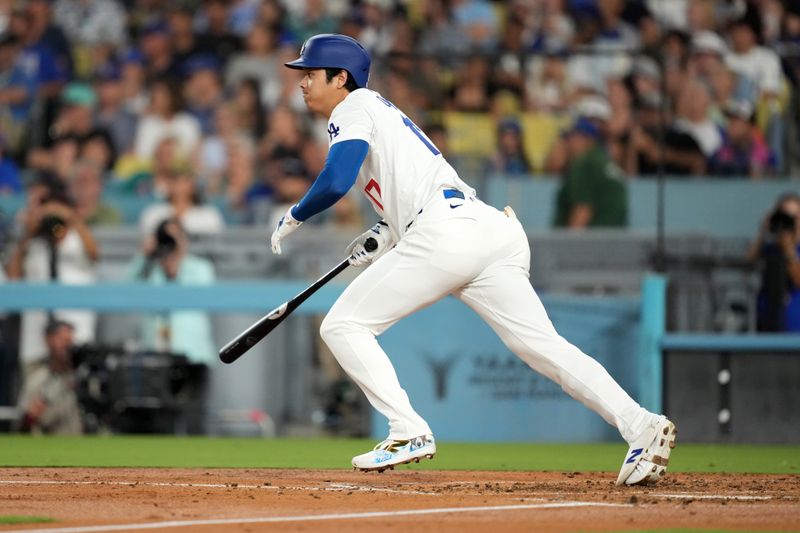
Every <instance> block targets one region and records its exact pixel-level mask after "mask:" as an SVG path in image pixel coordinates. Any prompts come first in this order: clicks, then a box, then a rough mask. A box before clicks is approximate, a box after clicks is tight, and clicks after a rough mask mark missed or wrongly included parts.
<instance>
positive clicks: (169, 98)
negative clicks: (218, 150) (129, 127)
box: [134, 78, 200, 160]
mask: <svg viewBox="0 0 800 533" xmlns="http://www.w3.org/2000/svg"><path fill="white" fill-rule="evenodd" d="M168 137H170V138H174V139H175V140H176V141H177V142H178V147H179V150H180V155H181V156H182V157H188V156H189V154H191V153H192V152H193V150H194V149H195V147H196V146H197V144H198V142H199V141H200V125H199V124H198V122H197V119H195V118H194V117H193V116H191V115H189V114H188V113H186V112H185V111H184V108H183V100H182V98H181V94H180V89H179V87H178V85H177V83H176V82H175V81H173V80H171V79H169V78H159V79H157V80H155V81H154V82H153V83H152V84H151V86H150V105H149V107H148V110H147V113H146V114H145V115H144V116H143V117H141V118H140V119H139V127H138V128H137V130H136V140H135V141H134V150H135V152H136V155H137V156H138V157H139V158H141V159H143V160H149V159H150V158H152V157H153V153H154V151H155V148H156V146H158V143H159V142H160V141H161V140H162V139H165V138H168Z"/></svg>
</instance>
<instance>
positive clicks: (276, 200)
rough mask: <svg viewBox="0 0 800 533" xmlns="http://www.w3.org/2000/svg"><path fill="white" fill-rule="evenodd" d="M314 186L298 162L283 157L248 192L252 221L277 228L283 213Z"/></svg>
mask: <svg viewBox="0 0 800 533" xmlns="http://www.w3.org/2000/svg"><path fill="white" fill-rule="evenodd" d="M311 182H312V179H311V176H310V173H309V171H308V169H307V168H306V167H305V165H303V162H302V161H301V160H300V159H299V158H297V157H291V156H283V157H281V158H280V159H276V160H274V161H273V162H272V164H271V165H270V166H269V167H268V168H267V169H266V172H265V173H264V174H263V175H262V177H261V179H260V180H259V182H258V183H256V184H254V185H253V186H252V187H250V189H249V190H248V191H247V196H246V199H247V205H248V210H249V216H250V218H251V219H252V220H253V221H254V222H256V223H261V222H266V223H267V225H269V224H271V223H272V222H275V223H276V224H277V222H278V219H279V218H280V216H281V214H280V212H281V210H284V211H285V210H286V209H288V208H289V207H290V206H291V205H293V204H295V203H297V202H298V201H299V200H300V199H301V198H302V197H303V195H304V194H305V193H306V191H307V190H308V187H309V186H310V185H311ZM273 219H274V220H273Z"/></svg>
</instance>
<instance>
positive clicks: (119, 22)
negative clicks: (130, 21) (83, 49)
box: [53, 0, 127, 49]
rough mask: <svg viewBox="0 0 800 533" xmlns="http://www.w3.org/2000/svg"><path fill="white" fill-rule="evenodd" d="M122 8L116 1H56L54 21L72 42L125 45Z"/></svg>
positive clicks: (124, 15)
mask: <svg viewBox="0 0 800 533" xmlns="http://www.w3.org/2000/svg"><path fill="white" fill-rule="evenodd" d="M125 20H126V14H125V9H124V8H123V6H122V5H121V4H119V3H118V2H116V1H115V0H56V2H55V4H54V5H53V21H54V22H55V23H56V25H58V27H60V28H61V29H62V30H64V32H65V33H66V35H67V38H68V39H69V41H70V42H71V43H72V44H73V45H87V46H91V45H95V44H98V43H113V44H114V46H116V47H117V48H118V49H119V48H122V47H123V46H124V45H125V37H126V35H127V34H126V32H125Z"/></svg>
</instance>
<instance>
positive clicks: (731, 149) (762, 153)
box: [709, 100, 776, 178]
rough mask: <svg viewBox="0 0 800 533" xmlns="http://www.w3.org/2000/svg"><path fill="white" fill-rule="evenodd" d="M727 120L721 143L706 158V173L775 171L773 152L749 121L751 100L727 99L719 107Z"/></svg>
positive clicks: (741, 174) (740, 174)
mask: <svg viewBox="0 0 800 533" xmlns="http://www.w3.org/2000/svg"><path fill="white" fill-rule="evenodd" d="M723 112H724V114H725V118H726V120H727V124H726V126H725V129H724V130H723V134H722V146H720V148H719V150H717V151H716V153H715V154H714V155H713V156H712V157H711V160H710V161H709V174H711V175H719V176H736V177H748V176H749V177H752V178H758V177H762V176H765V175H769V174H772V173H774V172H775V170H776V167H775V163H776V161H775V154H773V153H772V151H771V150H770V149H769V146H767V143H766V141H765V140H764V137H763V135H762V134H761V132H760V131H759V130H758V128H756V127H755V124H754V123H753V104H751V103H750V102H748V101H747V100H731V101H729V102H727V103H726V105H725V107H724V108H723Z"/></svg>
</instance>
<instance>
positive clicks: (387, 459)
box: [353, 435, 436, 473]
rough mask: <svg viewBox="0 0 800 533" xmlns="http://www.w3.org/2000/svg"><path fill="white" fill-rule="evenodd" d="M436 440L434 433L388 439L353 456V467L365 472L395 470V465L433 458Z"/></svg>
mask: <svg viewBox="0 0 800 533" xmlns="http://www.w3.org/2000/svg"><path fill="white" fill-rule="evenodd" d="M435 454H436V442H435V441H434V440H433V435H420V436H419V437H414V438H413V439H409V440H396V439H386V440H385V441H383V442H381V443H379V444H378V445H377V446H375V448H373V449H372V451H369V452H367V453H363V454H361V455H356V456H355V457H353V469H354V470H361V471H364V472H370V471H373V470H374V471H377V472H379V473H380V472H383V471H384V470H386V469H390V470H394V467H395V465H404V464H408V463H410V462H411V461H414V462H416V463H418V462H419V460H420V459H423V458H426V459H433V456H434V455H435Z"/></svg>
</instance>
